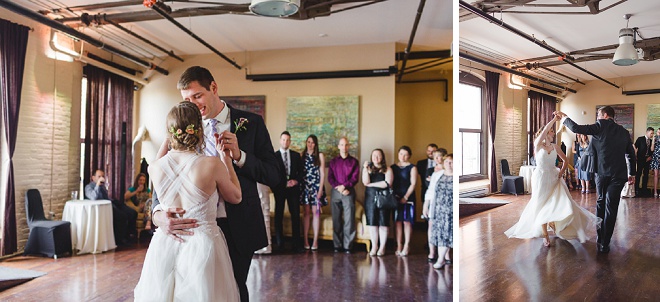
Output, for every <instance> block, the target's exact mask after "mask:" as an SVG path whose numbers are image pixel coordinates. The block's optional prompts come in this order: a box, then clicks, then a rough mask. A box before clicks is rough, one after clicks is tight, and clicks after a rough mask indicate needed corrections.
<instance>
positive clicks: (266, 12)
mask: <svg viewBox="0 0 660 302" xmlns="http://www.w3.org/2000/svg"><path fill="white" fill-rule="evenodd" d="M298 8H300V0H252V2H251V4H250V11H251V12H252V13H254V14H255V15H260V16H266V17H288V16H291V15H293V14H295V13H297V12H298Z"/></svg>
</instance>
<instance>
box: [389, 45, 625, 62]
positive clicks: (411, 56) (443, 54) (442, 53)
mask: <svg viewBox="0 0 660 302" xmlns="http://www.w3.org/2000/svg"><path fill="white" fill-rule="evenodd" d="M617 46H618V45H617ZM405 56H406V53H405V52H403V51H400V52H397V53H396V55H395V59H396V60H397V61H401V60H403V58H405ZM446 58H451V50H450V49H446V50H430V51H413V52H410V53H408V60H419V59H446Z"/></svg>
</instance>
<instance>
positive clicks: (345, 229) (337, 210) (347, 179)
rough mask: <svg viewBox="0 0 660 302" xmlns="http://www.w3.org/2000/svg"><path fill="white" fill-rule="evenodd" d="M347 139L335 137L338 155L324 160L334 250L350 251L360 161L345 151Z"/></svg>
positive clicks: (347, 143) (353, 234)
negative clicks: (327, 161) (337, 142)
mask: <svg viewBox="0 0 660 302" xmlns="http://www.w3.org/2000/svg"><path fill="white" fill-rule="evenodd" d="M350 145H351V144H350V143H349V142H348V139H347V138H345V137H342V138H340V139H339V144H337V148H339V156H337V157H335V158H333V159H332V160H331V161H330V163H329V164H328V182H329V183H330V185H331V186H332V193H331V194H330V201H331V204H332V228H333V233H332V242H333V244H334V245H335V252H339V251H341V250H342V249H343V250H344V252H346V253H350V252H351V248H352V247H353V240H354V239H355V185H356V184H357V182H358V179H359V177H360V162H359V161H358V160H357V159H355V157H353V156H351V155H350V154H348V148H349V147H350Z"/></svg>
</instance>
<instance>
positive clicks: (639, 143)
mask: <svg viewBox="0 0 660 302" xmlns="http://www.w3.org/2000/svg"><path fill="white" fill-rule="evenodd" d="M654 131H655V129H653V127H648V128H646V135H642V136H640V137H638V138H637V140H636V141H635V150H636V151H637V173H636V174H635V196H637V197H639V196H642V195H643V196H651V195H650V194H648V189H647V188H646V187H647V186H648V184H649V166H650V165H651V153H652V151H651V139H652V138H653V132H654ZM640 178H641V180H642V181H641V185H642V187H641V189H640V188H639V184H640Z"/></svg>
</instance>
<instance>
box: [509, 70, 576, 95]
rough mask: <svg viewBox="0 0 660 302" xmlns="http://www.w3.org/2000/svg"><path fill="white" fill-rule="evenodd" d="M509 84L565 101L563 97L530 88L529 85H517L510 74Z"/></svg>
mask: <svg viewBox="0 0 660 302" xmlns="http://www.w3.org/2000/svg"><path fill="white" fill-rule="evenodd" d="M509 83H510V84H511V85H513V86H516V87H520V88H522V89H527V90H531V91H536V92H538V93H543V94H545V95H549V96H551V97H555V98H558V99H560V100H563V99H564V97H563V96H561V95H556V94H554V93H550V92H547V91H545V90H542V89H538V88H534V87H532V86H529V85H520V84H516V83H515V82H514V81H513V74H509Z"/></svg>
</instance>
